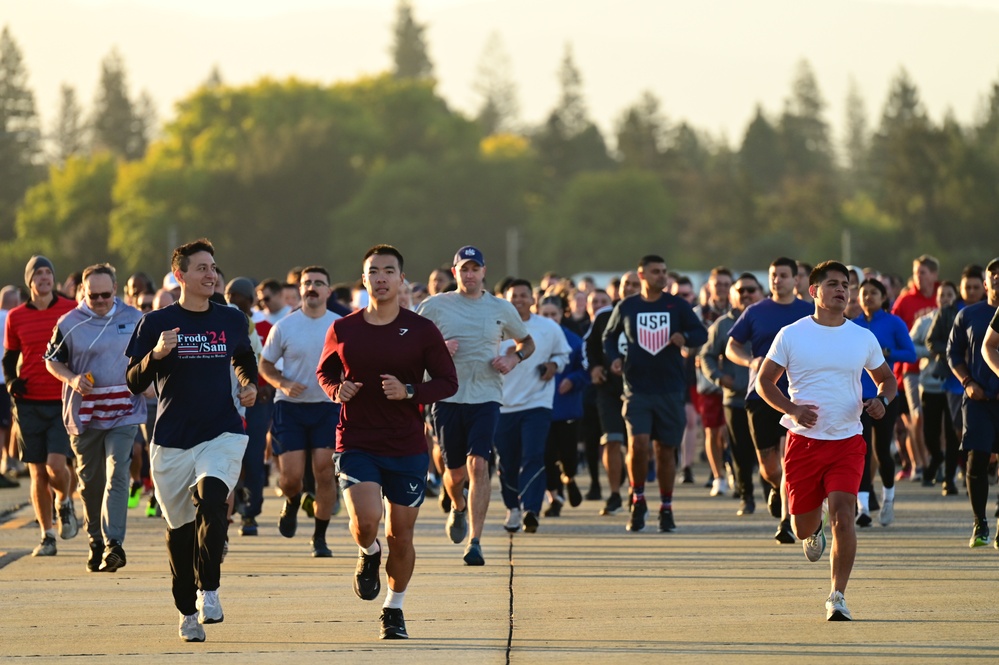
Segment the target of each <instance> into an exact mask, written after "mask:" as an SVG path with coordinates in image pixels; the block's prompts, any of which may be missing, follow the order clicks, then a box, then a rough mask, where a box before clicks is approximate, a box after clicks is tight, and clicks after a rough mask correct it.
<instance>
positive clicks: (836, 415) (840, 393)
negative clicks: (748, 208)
mask: <svg viewBox="0 0 999 665" xmlns="http://www.w3.org/2000/svg"><path fill="white" fill-rule="evenodd" d="M848 275H849V272H848V270H847V268H846V266H844V265H843V264H841V263H838V262H835V261H826V262H825V263H821V264H819V265H818V266H817V267H816V268H815V269H814V270H813V271H812V274H811V275H810V276H809V286H808V291H809V295H811V296H812V297H813V298H814V299H815V314H813V315H812V316H809V317H805V318H803V319H799V320H798V321H797V322H795V323H792V324H791V325H789V326H785V327H784V328H782V329H781V330H780V332H779V333H777V337H776V338H775V339H774V343H773V346H771V347H770V351H769V352H768V353H767V356H766V359H765V360H764V361H763V365H762V367H761V369H760V374H759V376H758V377H757V380H756V389H757V391H758V392H759V393H760V395H761V396H762V397H763V399H764V400H766V402H767V403H768V404H770V406H772V407H773V408H775V409H777V410H778V411H780V412H781V413H783V414H784V416H783V417H782V418H781V425H783V426H784V427H786V428H787V430H788V440H787V451H786V452H785V453H784V474H785V479H786V484H787V496H788V506H789V508H788V512H789V513H790V515H791V526H792V528H793V529H794V533H795V535H796V536H797V537H798V538H800V539H802V545H803V548H804V550H805V556H806V557H807V558H808V560H809V561H818V560H819V559H820V558H822V552H823V551H824V550H825V545H826V536H825V532H824V530H823V516H822V512H823V511H822V503H823V501H824V500H826V499H828V504H829V519H830V523H831V525H832V535H833V544H832V553H831V559H832V566H831V568H832V591H831V593H830V594H829V598H828V599H827V600H826V618H827V619H828V620H829V621H850V620H851V619H852V617H851V616H850V611H849V610H848V609H847V608H846V600H845V598H844V597H843V592H844V591H846V585H847V582H848V581H849V579H850V571H851V570H852V569H853V561H854V558H855V557H856V554H857V534H856V532H855V531H854V506H855V504H856V501H857V490H858V489H859V487H860V478H861V475H862V474H863V471H864V456H865V453H866V444H865V443H864V439H863V437H862V436H861V432H862V427H861V424H860V414H861V410H862V409H863V410H865V411H867V413H868V414H870V415H871V416H872V417H873V418H875V419H879V418H882V417H883V416H884V414H885V407H886V406H887V405H888V404H889V403H890V402H891V401H892V400H893V399H895V394H896V392H897V391H898V385H897V383H896V381H895V376H894V375H893V374H892V371H891V369H890V368H889V367H888V364H887V363H886V362H885V358H884V352H883V351H882V350H881V345H880V344H879V343H878V340H877V338H875V337H874V335H873V334H871V333H870V331H868V330H866V329H864V328H861V327H860V326H856V325H853V324H852V323H851V322H850V321H848V320H847V319H846V318H845V317H844V315H843V312H844V311H845V310H846V305H847V302H848V301H849V294H850V281H849V278H848ZM865 369H866V370H867V372H868V373H869V374H870V375H871V378H873V379H874V382H875V383H876V384H877V386H878V394H877V396H876V397H874V398H872V399H869V400H867V401H866V402H865V401H862V400H861V392H860V381H859V380H858V376H859V374H860V372H861V371H862V370H865ZM784 372H787V378H788V395H789V397H790V398H788V397H785V396H784V394H783V393H782V392H781V390H780V388H778V387H777V381H778V379H779V378H780V377H781V375H782V374H783V373H784Z"/></svg>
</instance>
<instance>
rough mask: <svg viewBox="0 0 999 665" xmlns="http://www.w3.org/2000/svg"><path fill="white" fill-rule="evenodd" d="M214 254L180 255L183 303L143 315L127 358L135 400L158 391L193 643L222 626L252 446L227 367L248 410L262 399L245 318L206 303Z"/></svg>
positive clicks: (160, 442) (170, 548)
mask: <svg viewBox="0 0 999 665" xmlns="http://www.w3.org/2000/svg"><path fill="white" fill-rule="evenodd" d="M214 254H215V249H214V248H213V247H212V244H211V243H210V242H209V241H208V240H205V239H201V240H198V241H195V242H192V243H188V244H186V245H182V246H181V247H178V248H177V249H175V250H174V252H173V259H172V261H171V266H172V268H173V273H172V274H173V275H174V276H175V277H176V278H177V280H178V281H179V282H180V287H181V295H180V300H179V301H177V302H176V303H174V304H173V305H170V306H168V307H165V308H163V309H160V310H157V311H155V312H150V313H149V314H146V316H144V317H143V319H142V321H140V323H139V325H138V326H137V327H136V329H135V332H134V333H133V334H132V339H131V340H130V341H129V343H128V348H126V349H125V355H126V356H128V358H129V361H128V371H127V374H126V382H127V384H128V389H129V390H130V391H131V392H132V393H133V394H136V395H137V394H139V393H141V392H143V391H144V390H145V389H146V388H147V387H148V386H149V385H150V384H154V386H155V389H156V396H157V408H156V423H155V425H154V427H153V438H152V442H151V443H150V446H149V462H150V471H151V476H152V479H153V484H154V485H155V487H156V498H157V500H158V501H159V504H160V507H161V508H162V510H163V517H165V518H166V521H167V552H168V554H169V557H170V571H171V573H172V578H173V598H174V604H175V605H176V606H177V609H178V610H179V611H180V614H181V616H180V637H181V639H183V640H184V641H186V642H203V641H204V639H205V631H204V628H202V626H201V624H206V623H220V622H221V621H222V620H223V614H222V606H221V604H220V603H219V598H218V588H219V578H220V576H221V565H222V556H223V548H224V547H225V537H226V529H227V527H228V505H227V503H226V501H227V499H228V497H229V493H230V492H231V491H232V490H233V488H235V487H236V482H237V481H238V480H239V472H240V469H241V467H242V463H243V453H244V451H245V449H246V442H247V437H246V434H245V433H244V431H243V422H242V419H241V418H240V416H239V413H238V412H237V411H236V405H235V402H234V401H233V388H232V383H231V381H232V379H231V372H232V370H231V369H230V368H234V369H235V370H236V376H237V378H238V379H239V384H240V390H239V401H240V403H241V404H242V405H243V406H250V405H252V404H253V402H254V401H255V400H256V397H257V388H256V386H257V364H256V357H255V356H254V353H253V349H252V348H251V347H250V338H249V334H248V331H247V326H246V317H245V316H244V315H243V313H242V312H240V311H239V310H237V309H232V308H229V307H223V306H219V305H216V304H215V303H213V302H211V301H210V300H209V299H210V298H211V296H212V294H213V293H214V290H215V282H216V281H217V280H218V272H217V269H216V266H215V259H214ZM192 488H193V489H194V492H193V502H192V491H191V490H192Z"/></svg>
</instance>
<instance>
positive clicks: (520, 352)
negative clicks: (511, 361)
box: [513, 349, 524, 362]
mask: <svg viewBox="0 0 999 665" xmlns="http://www.w3.org/2000/svg"><path fill="white" fill-rule="evenodd" d="M513 355H515V356H517V357H518V358H520V362H524V352H523V351H521V350H520V349H517V350H516V351H514V352H513Z"/></svg>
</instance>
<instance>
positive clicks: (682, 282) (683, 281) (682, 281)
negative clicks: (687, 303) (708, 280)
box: [676, 275, 694, 287]
mask: <svg viewBox="0 0 999 665" xmlns="http://www.w3.org/2000/svg"><path fill="white" fill-rule="evenodd" d="M676 284H677V286H690V287H693V286H694V283H693V282H692V281H690V278H689V277H687V276H686V275H680V276H679V277H677V278H676Z"/></svg>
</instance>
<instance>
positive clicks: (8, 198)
mask: <svg viewBox="0 0 999 665" xmlns="http://www.w3.org/2000/svg"><path fill="white" fill-rule="evenodd" d="M40 151H41V132H40V131H39V123H38V114H37V112H36V110H35V95H34V93H33V92H32V91H31V89H30V88H29V87H28V70H27V68H26V67H25V66H24V58H23V56H22V55H21V49H20V47H18V45H17V43H16V42H15V41H14V38H13V37H12V36H11V34H10V30H9V29H8V28H7V27H6V26H5V27H4V29H3V32H2V33H0V239H4V240H6V239H9V238H11V237H12V235H13V230H14V213H15V209H16V207H17V205H18V204H19V203H20V201H21V199H22V198H23V197H24V193H25V191H27V189H28V188H29V187H30V186H31V185H32V184H34V182H36V180H37V179H38V178H39V177H40V174H41V169H40V167H39V165H38V158H39V155H40Z"/></svg>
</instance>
